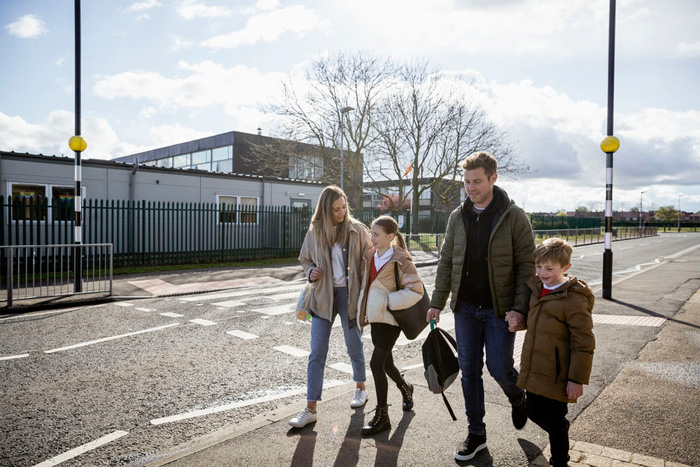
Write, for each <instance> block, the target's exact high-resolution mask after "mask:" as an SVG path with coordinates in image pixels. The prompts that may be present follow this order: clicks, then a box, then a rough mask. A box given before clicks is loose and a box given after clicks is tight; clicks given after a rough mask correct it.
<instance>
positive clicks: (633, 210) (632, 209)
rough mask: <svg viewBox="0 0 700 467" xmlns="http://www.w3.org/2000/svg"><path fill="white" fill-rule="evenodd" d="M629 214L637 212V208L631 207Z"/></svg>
mask: <svg viewBox="0 0 700 467" xmlns="http://www.w3.org/2000/svg"><path fill="white" fill-rule="evenodd" d="M630 212H639V208H638V207H637V206H633V207H631V208H630Z"/></svg>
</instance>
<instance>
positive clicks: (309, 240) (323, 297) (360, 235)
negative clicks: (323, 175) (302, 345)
mask: <svg viewBox="0 0 700 467" xmlns="http://www.w3.org/2000/svg"><path fill="white" fill-rule="evenodd" d="M348 231H349V235H348V264H347V268H348V316H349V318H350V319H351V320H352V319H355V318H356V316H357V298H358V296H359V295H360V287H361V284H362V278H363V273H364V271H365V264H364V263H365V259H364V258H365V253H366V252H368V251H371V250H372V244H371V242H370V237H369V231H368V229H367V227H366V226H365V225H364V224H363V223H362V222H360V221H357V220H354V219H353V220H352V221H351V223H350V226H349V229H348ZM299 262H300V263H301V265H302V267H303V268H304V272H305V273H306V277H307V278H308V277H309V274H310V273H311V269H312V268H320V269H322V270H323V276H322V277H321V279H319V280H317V281H316V282H314V286H313V287H312V290H313V293H312V296H311V311H313V313H314V315H316V316H318V317H320V318H323V319H325V320H328V321H330V319H331V315H332V313H333V264H332V262H331V257H330V253H329V251H328V249H327V248H323V247H321V245H319V244H318V243H317V242H316V235H315V234H314V226H313V224H312V225H311V227H310V228H309V230H308V232H306V237H304V243H303V244H302V245H301V251H300V252H299Z"/></svg>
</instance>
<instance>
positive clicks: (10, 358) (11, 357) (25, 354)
mask: <svg viewBox="0 0 700 467" xmlns="http://www.w3.org/2000/svg"><path fill="white" fill-rule="evenodd" d="M28 356H29V354H28V353H23V354H22V355H10V356H9V357H0V360H15V359H17V358H26V357H28Z"/></svg>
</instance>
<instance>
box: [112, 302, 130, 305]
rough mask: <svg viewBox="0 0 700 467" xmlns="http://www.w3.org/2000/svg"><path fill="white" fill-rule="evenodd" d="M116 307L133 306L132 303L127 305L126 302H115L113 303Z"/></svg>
mask: <svg viewBox="0 0 700 467" xmlns="http://www.w3.org/2000/svg"><path fill="white" fill-rule="evenodd" d="M115 305H117V306H134V304H133V303H127V302H117V303H115Z"/></svg>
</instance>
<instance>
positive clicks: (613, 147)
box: [600, 136, 620, 152]
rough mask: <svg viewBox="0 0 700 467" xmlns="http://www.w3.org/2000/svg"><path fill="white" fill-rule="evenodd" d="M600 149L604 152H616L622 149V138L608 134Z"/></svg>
mask: <svg viewBox="0 0 700 467" xmlns="http://www.w3.org/2000/svg"><path fill="white" fill-rule="evenodd" d="M600 149H602V150H603V152H615V151H617V150H618V149H620V140H619V139H617V138H615V137H614V136H606V137H605V138H603V141H601V142H600Z"/></svg>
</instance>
